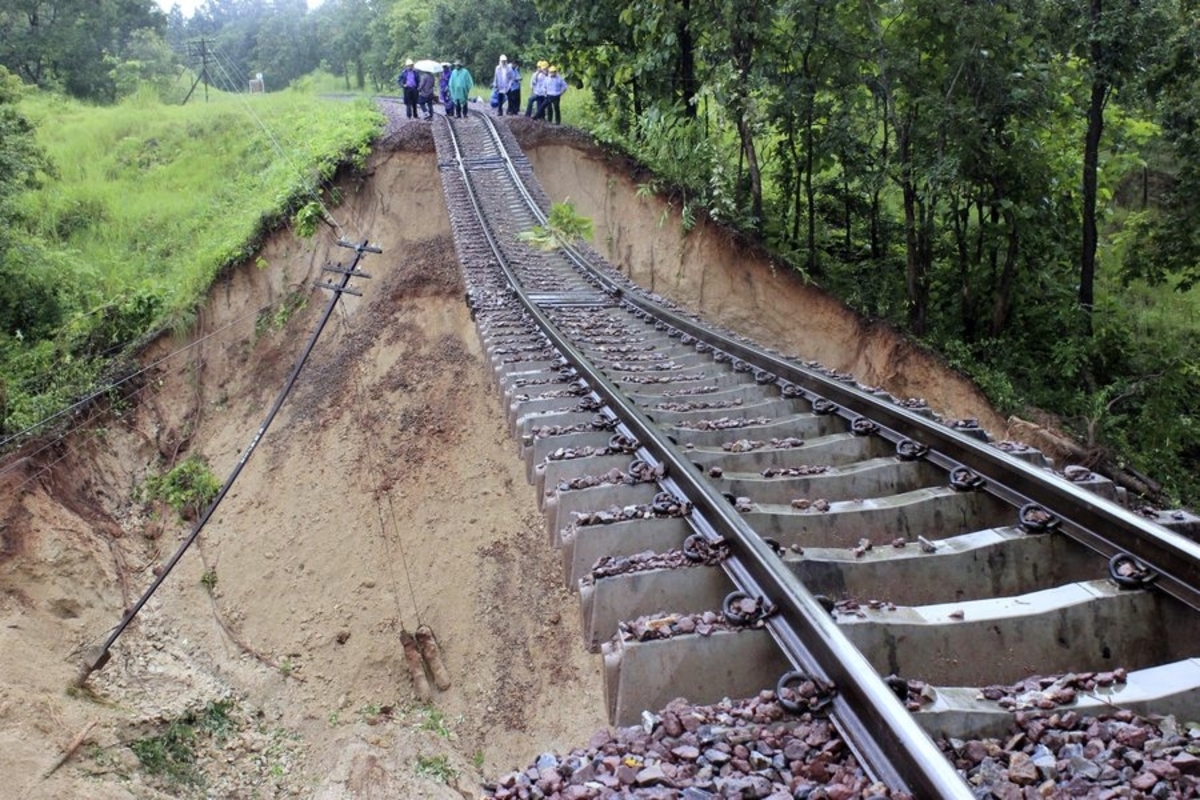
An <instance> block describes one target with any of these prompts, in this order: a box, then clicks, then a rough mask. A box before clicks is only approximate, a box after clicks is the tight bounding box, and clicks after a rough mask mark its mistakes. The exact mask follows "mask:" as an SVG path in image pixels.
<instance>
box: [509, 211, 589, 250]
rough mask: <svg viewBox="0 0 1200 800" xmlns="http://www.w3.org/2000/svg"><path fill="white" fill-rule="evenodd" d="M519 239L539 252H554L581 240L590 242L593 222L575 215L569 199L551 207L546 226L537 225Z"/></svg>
mask: <svg viewBox="0 0 1200 800" xmlns="http://www.w3.org/2000/svg"><path fill="white" fill-rule="evenodd" d="M517 238H518V239H520V240H521V241H524V242H528V243H529V244H530V245H532V246H533V247H536V248H537V249H539V250H554V249H555V248H557V247H560V246H562V245H564V244H571V243H572V242H575V241H578V240H579V239H585V240H589V241H590V240H591V238H592V221H591V219H589V218H588V217H584V216H581V215H579V214H577V213H575V206H574V204H573V203H571V200H570V199H569V198H568V199H567V200H564V201H562V202H561V203H554V204H553V205H551V206H550V216H549V217H547V219H546V224H545V225H535V226H534V227H533V228H532V229H530V230H527V231H524V232H522V233H521V234H519V235H518V237H517Z"/></svg>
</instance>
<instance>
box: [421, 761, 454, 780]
mask: <svg viewBox="0 0 1200 800" xmlns="http://www.w3.org/2000/svg"><path fill="white" fill-rule="evenodd" d="M417 774H418V775H421V776H422V777H426V778H433V779H434V780H437V781H440V782H442V783H446V784H448V783H450V782H451V781H454V780H457V779H458V770H456V769H455V768H454V767H452V766H450V757H449V756H446V755H440V756H417Z"/></svg>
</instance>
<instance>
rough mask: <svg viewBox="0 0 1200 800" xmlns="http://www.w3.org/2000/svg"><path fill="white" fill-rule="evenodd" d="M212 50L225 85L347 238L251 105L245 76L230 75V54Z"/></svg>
mask: <svg viewBox="0 0 1200 800" xmlns="http://www.w3.org/2000/svg"><path fill="white" fill-rule="evenodd" d="M212 51H213V55H214V60H215V63H216V65H217V67H218V68H219V69H220V70H221V74H222V76H223V77H224V79H225V85H226V86H228V87H229V91H230V92H231V93H233V94H235V95H236V96H237V97H238V99H239V100H240V101H241V103H242V106H243V107H244V108H245V110H246V113H247V114H248V115H249V116H250V118H251V119H253V120H254V121H255V122H256V123H257V124H258V126H259V127H260V128H261V129H262V131H263V133H264V134H265V135H266V137H267V139H268V141H270V142H271V144H272V145H273V146H274V148H275V150H276V152H278V153H279V155H280V156H282V157H283V159H284V160H285V161H287V163H288V164H289V166H291V168H292V169H293V170H294V171H295V172H296V173H297V174H298V175H300V176H301V177H302V178H304V188H305V189H306V191H307V193H308V194H309V195H311V196H312V198H313V199H314V200H315V201H316V203H317V204H318V205H319V206H320V208H321V212H322V213H323V214H324V215H325V216H326V217H327V218H328V219H329V221H330V223H331V224H332V225H333V226H334V229H335V230H336V231H337V233H338V236H339V238H342V239H345V238H346V232H345V228H344V226H343V225H342V224H341V222H340V221H339V220H338V218H337V217H336V216H335V215H334V213H333V211H332V209H330V208H329V206H328V205H327V204H326V203H325V200H324V199H323V198H322V197H321V195H320V193H319V192H318V191H317V190H316V188H315V185H314V183H313V182H312V181H310V180H308V179H307V176H305V174H304V171H303V170H302V169H300V166H299V165H298V164H297V163H296V162H295V161H294V160H293V159H292V157H291V155H290V154H289V153H288V152H287V151H286V150H285V149H284V148H283V145H282V144H280V142H279V139H278V138H277V137H276V136H275V133H274V132H273V131H272V130H271V129H270V128H269V127H267V124H266V123H265V122H264V121H263V119H262V117H260V116H259V115H258V114H257V113H256V112H255V111H254V107H253V106H251V105H250V103H249V101H247V100H246V93H245V92H242V91H241V86H242V85H244V83H245V82H246V78H245V76H241V77H242V79H241V81H240V82H238V83H235V82H234V76H231V75H230V71H231V70H232V71H235V72H236V71H238V68H237V65H236V64H234V63H233V61H232V59H230V58H229V57H228V55H227V54H225V53H224V52H223V51H222V50H221V49H220V48H219V47H216V46H213V47H212ZM227 63H228V66H227ZM354 238H355V239H361V238H362V237H361V234H360V231H358V230H357V226H355V230H354Z"/></svg>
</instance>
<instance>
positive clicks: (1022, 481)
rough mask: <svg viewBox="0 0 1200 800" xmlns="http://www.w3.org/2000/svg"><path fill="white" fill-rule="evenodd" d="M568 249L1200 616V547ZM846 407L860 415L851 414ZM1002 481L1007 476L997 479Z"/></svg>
mask: <svg viewBox="0 0 1200 800" xmlns="http://www.w3.org/2000/svg"><path fill="white" fill-rule="evenodd" d="M483 119H485V121H486V122H487V123H488V126H489V130H490V131H491V134H492V137H493V138H494V139H495V141H496V142H497V144H498V145H500V137H499V134H498V132H496V130H495V125H494V124H493V123H492V122H491V120H490V119H487V118H486V117H483ZM502 152H503V153H504V162H505V164H506V165H507V167H508V170H509V172H510V174H511V175H512V176H513V178H514V179H515V180H517V181H518V184H519V185H520V189H521V192H522V194H523V196H524V197H525V198H526V201H527V202H529V203H530V205H531V209H532V210H533V213H534V215H535V216H536V217H537V218H538V219H539V220H541V222H542V224H545V221H546V217H545V215H544V214H543V213H542V211H541V209H539V208H537V206H536V203H534V202H533V198H532V197H531V196H530V194H529V192H528V191H527V190H526V189H525V187H524V185H523V184H521V183H520V175H519V173H518V172H517V170H516V168H515V166H514V165H513V163H512V161H511V159H510V158H509V157H508V154H507V152H505V151H504V150H503V148H502ZM563 249H564V251H565V252H566V253H567V254H568V256H569V258H570V259H571V260H572V261H573V262H574V263H575V264H576V266H577V267H579V268H581V269H585V270H587V271H588V272H589V273H590V274H591V275H592V276H594V277H595V279H596V280H598V281H600V282H601V284H602V285H603V287H604V288H605V291H608V292H609V293H610V294H613V295H617V296H621V297H622V299H623V300H624V301H625V302H626V303H629V304H631V305H633V306H635V307H637V308H639V309H641V310H642V311H645V312H647V313H650V314H653V315H654V316H655V317H657V318H658V319H661V320H663V321H665V322H666V323H667V324H669V325H672V326H673V327H675V328H677V329H679V330H681V331H684V332H686V333H688V334H690V335H692V336H695V337H696V338H697V339H700V340H702V341H705V342H707V343H709V344H712V345H713V346H715V347H719V348H720V349H722V350H724V351H725V352H727V353H729V354H730V355H732V356H735V357H737V358H740V359H741V360H743V361H746V362H748V363H750V364H753V365H754V366H757V367H760V368H762V369H766V370H768V371H770V372H773V373H774V374H775V375H777V376H778V377H779V378H782V379H783V380H786V381H788V382H790V383H793V384H795V385H797V386H800V387H801V388H803V389H805V390H806V391H807V393H808V394H809V395H810V398H809V399H812V396H813V395H815V396H819V397H824V398H825V399H827V400H830V401H831V402H833V403H836V404H837V405H838V406H840V407H841V408H839V413H841V414H842V416H844V417H846V418H848V419H853V418H854V417H857V416H866V417H868V418H869V419H871V420H873V421H874V422H876V423H877V424H879V425H880V426H881V427H882V428H884V429H885V430H884V431H881V432H882V433H884V434H885V435H886V434H888V433H890V435H888V437H887V438H890V439H892V440H894V441H895V440H899V439H912V440H914V441H916V442H919V443H921V444H924V445H926V446H928V447H929V448H930V453H929V454H928V455H927V456H926V458H928V459H929V460H931V461H933V462H934V463H936V464H938V466H942V467H946V468H953V467H956V466H959V465H961V466H964V467H967V468H968V469H971V470H972V471H974V472H976V473H977V474H979V475H982V476H984V477H985V478H986V479H987V484H986V486H984V487H983V489H984V490H985V491H989V492H991V493H993V494H995V495H996V496H998V497H1000V498H1002V499H1004V500H1006V501H1008V502H1010V503H1013V504H1014V505H1015V506H1017V507H1018V508H1019V507H1021V506H1024V505H1026V504H1028V503H1035V504H1037V505H1040V506H1042V507H1043V508H1045V509H1046V510H1047V511H1049V512H1050V513H1051V514H1054V515H1056V516H1057V517H1058V518H1059V519H1060V521H1061V523H1062V524H1061V525H1060V527H1059V530H1060V531H1061V532H1062V533H1064V534H1066V535H1068V536H1070V537H1071V538H1073V539H1075V540H1076V541H1078V542H1080V543H1081V544H1083V545H1084V546H1085V547H1087V548H1089V549H1091V550H1093V551H1095V552H1097V553H1099V554H1100V555H1101V556H1103V557H1104V558H1105V559H1108V558H1111V557H1112V556H1114V555H1116V554H1118V553H1127V554H1129V555H1132V556H1133V557H1135V558H1136V559H1137V560H1139V561H1141V562H1142V563H1143V564H1145V565H1146V566H1148V567H1150V568H1151V569H1152V570H1153V571H1154V572H1155V573H1157V575H1158V577H1157V580H1156V581H1155V585H1156V586H1157V587H1158V588H1160V589H1161V590H1162V591H1164V592H1165V593H1167V594H1169V595H1171V596H1172V597H1174V598H1175V599H1177V600H1179V601H1180V602H1182V603H1184V604H1186V605H1188V606H1190V607H1191V608H1193V609H1196V610H1198V611H1200V543H1197V542H1194V541H1192V540H1190V539H1188V538H1187V537H1185V536H1182V535H1180V534H1178V533H1176V532H1174V531H1171V530H1169V529H1167V528H1164V527H1163V526H1161V525H1158V524H1156V523H1154V522H1152V521H1150V520H1147V519H1145V518H1144V517H1141V516H1139V515H1137V514H1135V513H1133V512H1131V511H1129V510H1128V509H1126V508H1123V507H1122V506H1120V505H1118V504H1117V503H1114V502H1112V501H1110V500H1107V499H1105V498H1103V497H1100V496H1099V495H1097V494H1096V493H1094V492H1091V491H1088V490H1087V489H1083V488H1081V487H1079V486H1076V485H1075V484H1073V483H1071V482H1070V481H1067V480H1065V479H1063V478H1059V477H1058V476H1055V475H1051V474H1048V473H1047V471H1046V470H1044V469H1040V468H1038V467H1035V466H1034V465H1031V464H1029V463H1027V462H1025V461H1022V460H1021V459H1018V458H1015V457H1013V456H1011V455H1009V454H1008V453H1005V452H1003V451H1001V450H999V449H997V448H995V447H991V446H989V445H987V444H985V443H983V442H980V441H979V440H978V439H975V438H973V437H971V436H967V435H964V434H962V433H959V432H957V431H955V430H953V429H952V428H949V427H947V426H946V425H943V424H940V423H938V422H934V421H932V420H930V419H927V418H926V417H924V416H922V415H920V414H917V413H914V412H912V411H910V410H909V409H906V408H904V407H902V406H899V405H897V404H895V403H892V402H887V401H884V400H881V399H880V398H878V397H875V396H873V395H871V394H869V393H867V392H864V391H861V390H859V389H857V388H855V387H853V386H849V385H847V384H846V383H843V382H841V381H838V380H834V379H832V378H830V377H828V376H826V375H822V374H821V373H819V372H817V371H815V370H811V369H806V368H804V367H802V366H799V365H797V364H795V363H793V362H790V361H788V360H786V359H783V358H780V357H779V356H778V355H776V354H774V353H771V352H768V351H767V350H765V349H763V348H760V347H756V346H754V345H751V344H748V343H746V342H743V341H739V340H737V339H734V338H732V337H730V336H727V335H725V334H723V333H721V332H719V331H713V330H711V329H709V328H707V327H705V326H703V325H702V324H699V323H697V322H696V321H695V320H693V319H691V318H689V317H687V316H685V315H682V314H679V313H678V312H676V311H674V310H672V309H669V308H667V307H665V306H663V305H661V304H659V303H657V302H655V301H653V300H651V299H650V298H648V297H644V296H642V295H641V294H640V293H624V292H623V291H622V289H621V287H620V286H619V285H618V284H617V283H615V282H614V281H612V280H611V279H610V278H608V277H607V276H605V275H604V274H603V273H602V272H601V271H600V270H599V269H597V268H596V267H595V266H594V265H593V264H592V263H591V262H590V260H589V259H588V258H587V257H586V256H585V255H584V254H582V253H580V252H579V251H578V250H577V249H576V248H574V247H572V246H571V245H569V244H567V245H565V246H564V248H563ZM844 409H852V411H851V412H849V413H847V412H846V411H845V410H844ZM997 475H1003V476H1005V477H1004V478H996V477H994V476H997ZM1067 509H1069V510H1067Z"/></svg>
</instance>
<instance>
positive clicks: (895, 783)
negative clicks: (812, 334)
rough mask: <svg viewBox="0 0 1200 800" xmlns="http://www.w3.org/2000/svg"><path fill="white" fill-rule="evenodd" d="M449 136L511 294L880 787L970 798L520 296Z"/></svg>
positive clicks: (912, 726) (680, 467) (790, 586)
mask: <svg viewBox="0 0 1200 800" xmlns="http://www.w3.org/2000/svg"><path fill="white" fill-rule="evenodd" d="M483 119H484V121H485V123H486V124H487V125H488V126H489V128H490V129H491V132H492V135H493V137H494V139H495V141H496V143H497V146H498V147H499V149H500V151H501V152H502V153H504V160H505V163H506V164H507V165H508V168H509V170H510V175H511V177H512V178H513V179H514V180H515V181H516V183H517V185H518V186H520V187H521V191H522V193H523V194H524V195H525V197H526V198H527V199H528V200H530V201H531V200H532V198H531V197H530V195H529V193H528V191H527V190H526V189H525V187H524V185H523V181H522V180H521V179H520V177H519V175H517V173H516V170H515V168H513V166H512V162H511V159H510V158H509V157H508V154H507V152H506V148H504V146H503V144H502V142H501V141H500V139H499V136H498V134H497V133H496V131H495V130H494V126H493V124H492V122H491V120H488V119H487V118H486V117H483ZM451 138H452V141H454V146H455V153H456V161H457V163H458V167H459V170H460V173H461V175H462V178H463V183H464V185H465V186H466V188H467V192H468V196H469V198H470V200H471V204H472V206H473V208H474V209H475V212H476V214H477V215H479V219H480V225H481V228H482V229H483V231H484V235H485V236H486V238H487V240H488V243H489V246H490V247H491V249H492V252H493V254H494V255H495V257H496V262H497V264H498V265H499V267H500V269H501V270H502V271H503V272H504V273H505V275H506V277H507V279H508V280H509V282H510V285H511V286H512V287H513V292H514V295H515V296H516V297H517V298H518V299H519V300H520V302H521V303H522V305H523V306H524V307H525V309H526V311H527V313H529V315H530V316H531V317H532V318H533V319H534V320H535V322H536V323H537V325H538V326H539V327H540V328H541V330H542V331H543V333H544V334H545V335H546V336H547V338H549V339H550V341H551V343H552V344H553V345H554V346H555V347H556V348H557V349H558V351H559V352H560V353H561V354H562V355H563V357H564V358H565V359H566V360H567V361H568V362H569V363H571V365H572V366H573V367H575V369H576V370H577V371H578V372H579V373H580V376H581V377H582V378H583V379H584V380H585V381H586V382H587V383H588V385H589V386H590V387H591V388H592V390H593V391H595V392H596V393H597V394H598V395H599V396H600V397H601V398H603V399H604V401H605V402H606V403H607V404H608V405H609V407H610V409H612V410H614V411H615V412H616V413H617V416H618V417H619V418H620V419H621V420H622V424H623V425H625V427H626V428H627V429H628V430H629V432H630V433H631V434H632V435H633V437H634V438H635V439H636V440H637V441H638V442H639V444H640V445H641V446H642V447H643V448H645V449H646V450H647V451H648V452H649V453H651V454H653V456H654V457H655V458H657V459H658V460H659V461H660V462H662V463H663V464H664V465H665V466H666V475H665V479H664V481H663V484H664V488H669V487H670V485H671V484H674V485H676V486H678V487H679V488H680V489H681V490H682V493H683V495H684V496H685V497H687V498H688V499H689V500H690V501H691V502H692V503H693V505H694V508H695V511H694V512H693V515H692V517H693V524H695V526H696V528H697V530H699V531H700V532H701V533H704V534H706V535H709V536H710V537H712V538H721V539H724V540H725V541H726V542H728V543H729V544H730V546H731V549H732V551H733V556H732V557H730V558H729V559H726V560H725V561H724V562H722V566H723V567H724V568H725V569H726V571H727V572H728V574H729V575H730V577H731V579H732V580H733V582H734V584H735V585H736V586H737V587H738V589H739V590H740V591H743V592H746V594H748V595H750V596H752V597H765V598H766V599H768V600H769V601H770V602H772V603H774V604H776V605H777V606H778V608H779V613H778V614H776V615H773V616H772V617H770V618H769V619H768V621H767V629H768V631H769V632H770V634H771V635H772V637H773V638H774V639H775V641H776V643H777V644H778V645H779V646H780V649H781V650H782V651H783V652H784V654H785V655H786V656H787V658H788V660H789V661H790V662H791V663H792V665H793V666H794V667H797V668H799V669H801V670H802V671H804V672H805V673H806V674H808V675H810V676H815V677H820V678H823V679H825V680H829V681H832V683H833V684H834V685H835V686H836V687H837V690H838V693H837V695H836V696H835V697H834V700H833V710H834V714H833V721H834V723H835V725H836V726H837V727H838V729H839V731H840V732H841V733H842V735H843V737H844V738H845V739H846V741H847V744H848V745H849V746H850V747H851V749H852V750H853V751H854V753H855V755H856V756H857V757H858V759H859V761H860V763H861V764H862V765H863V767H864V768H865V769H867V771H868V772H869V773H871V774H872V775H873V776H874V777H875V778H877V779H879V780H881V781H883V782H884V783H886V784H887V785H889V786H892V787H893V788H904V789H906V790H907V791H910V792H913V793H915V795H916V796H918V797H944V798H970V797H972V796H973V795H972V793H971V792H970V791H969V790H968V788H967V786H966V784H965V782H964V781H963V779H962V777H961V776H960V775H959V774H958V772H957V771H956V770H955V769H954V767H953V766H952V765H951V764H950V762H949V761H948V760H947V759H946V757H945V756H944V755H943V754H942V752H941V751H940V750H939V749H938V748H937V746H936V745H935V744H934V743H933V741H932V740H931V739H930V738H929V736H928V734H926V733H925V731H924V730H923V729H922V728H921V727H920V726H919V725H918V724H917V723H916V721H915V720H914V719H913V717H912V715H911V714H909V713H908V711H907V710H905V708H904V707H903V706H902V705H901V703H900V701H899V699H898V698H897V697H896V696H895V694H893V693H892V691H891V690H890V689H889V688H888V687H887V686H886V684H884V682H883V681H882V680H881V679H880V678H879V675H878V674H877V673H876V672H875V670H874V668H873V667H871V665H870V664H869V663H868V662H867V660H866V658H865V657H864V656H863V655H862V653H860V652H859V650H858V649H857V648H856V647H855V646H854V645H853V644H851V643H850V642H849V640H848V639H847V638H846V637H845V635H844V634H843V633H842V632H841V631H840V630H839V629H838V627H837V624H836V623H835V622H834V621H833V620H832V619H831V618H830V616H829V614H828V612H827V611H826V610H825V609H824V608H823V607H822V606H821V604H820V603H819V602H818V601H817V600H816V598H815V597H814V596H813V595H812V593H811V592H809V591H808V589H807V588H806V587H805V586H804V585H803V583H802V582H801V581H800V580H799V578H797V577H796V576H795V574H794V573H793V572H792V571H791V570H790V569H788V567H787V566H786V565H785V564H784V563H783V561H782V560H781V559H780V558H779V557H778V556H777V555H776V554H775V553H774V552H773V551H772V550H771V549H770V547H769V546H768V545H767V544H766V543H765V542H764V541H763V540H762V538H761V537H760V536H759V535H758V534H757V533H756V532H755V531H754V530H753V529H752V528H751V527H750V526H749V525H748V524H747V523H746V522H745V520H744V519H743V518H742V517H741V515H740V514H738V513H736V512H735V511H734V510H733V509H732V507H731V506H730V505H729V503H728V501H727V500H726V499H725V497H724V496H722V495H721V494H720V493H718V492H717V490H716V489H715V488H714V487H713V486H712V484H710V483H709V482H708V481H707V480H705V479H704V478H703V477H702V476H701V474H700V473H699V472H698V471H697V470H696V468H695V467H694V466H693V465H692V464H691V462H690V461H689V460H688V458H687V456H686V455H685V454H684V452H683V451H682V450H681V449H679V448H678V447H677V446H676V445H675V444H674V443H673V442H672V441H671V440H670V439H669V437H668V436H667V435H666V434H665V433H664V432H662V431H661V430H660V429H659V428H658V427H657V426H656V425H655V424H654V423H653V421H652V420H651V419H650V418H649V417H648V416H647V415H646V414H644V413H643V412H642V411H641V410H640V409H638V408H637V407H636V406H635V405H634V404H633V403H632V402H631V401H630V400H629V399H628V398H626V397H625V396H624V395H623V393H621V392H620V391H619V390H618V389H617V387H616V385H615V384H613V383H612V382H611V381H609V380H608V378H607V377H606V376H604V375H603V374H602V373H601V372H600V371H599V370H597V369H596V368H595V367H594V366H593V365H592V364H591V362H590V361H589V360H588V359H587V357H586V356H585V355H584V354H583V353H581V352H580V351H579V350H578V349H576V348H575V346H574V345H573V344H572V343H571V342H570V341H569V340H567V339H566V338H565V337H564V336H563V335H562V333H561V332H560V331H559V330H558V328H557V326H556V325H554V323H553V322H552V321H551V320H550V319H549V318H548V317H547V316H546V315H545V313H543V312H542V310H541V309H540V308H539V307H538V306H537V304H536V303H534V302H533V301H532V300H531V299H530V298H529V297H528V295H527V293H526V292H525V291H524V289H523V287H522V286H521V283H520V281H519V280H518V279H517V276H516V275H515V274H514V273H513V272H512V270H511V269H510V267H509V265H508V264H507V262H506V260H505V258H504V255H503V253H502V251H501V248H500V247H499V244H498V242H496V240H495V237H494V236H493V235H492V233H491V231H490V230H488V227H487V225H486V224H485V222H484V218H483V215H482V214H481V212H480V205H479V202H478V199H477V198H476V197H475V193H474V189H473V188H472V187H471V181H470V178H469V175H468V173H467V169H466V165H465V164H464V162H463V159H462V157H461V153H460V152H459V150H458V144H457V139H456V138H455V137H454V135H453V126H451ZM543 219H544V217H543ZM588 271H589V272H591V270H590V269H589V270H588ZM604 282H605V283H608V284H610V285H611V286H612V287H613V289H614V290H615V291H614V293H618V292H619V287H617V286H616V284H613V283H612V282H611V281H608V280H607V279H604ZM697 512H698V513H697Z"/></svg>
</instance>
